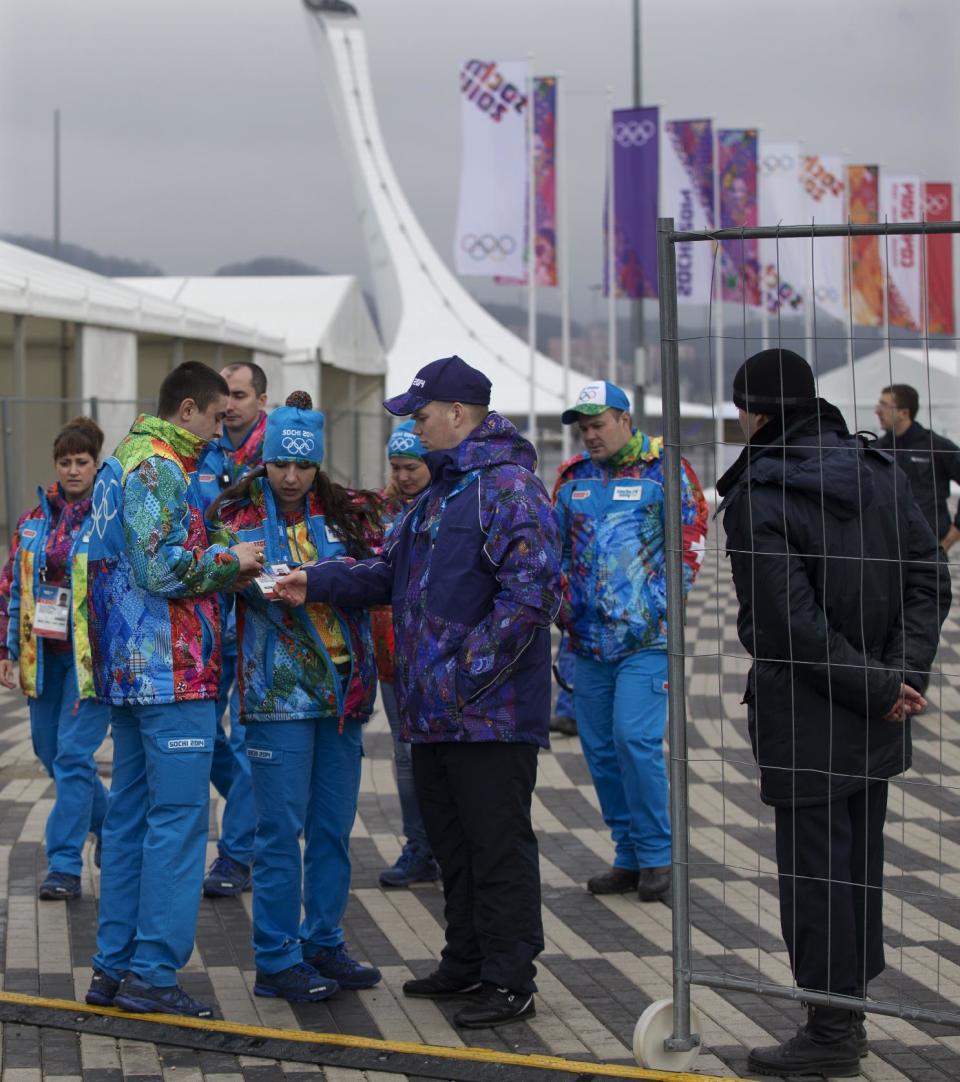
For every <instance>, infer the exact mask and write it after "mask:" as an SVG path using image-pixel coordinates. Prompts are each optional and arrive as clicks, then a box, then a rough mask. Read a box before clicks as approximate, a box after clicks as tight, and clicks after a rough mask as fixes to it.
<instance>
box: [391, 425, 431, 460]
mask: <svg viewBox="0 0 960 1082" xmlns="http://www.w3.org/2000/svg"><path fill="white" fill-rule="evenodd" d="M415 423H416V422H415V421H412V420H411V421H404V422H403V424H402V425H397V427H396V428H395V429H394V430H393V432H391V433H390V439H389V440H387V457H388V458H423V456H424V455H425V454H426V453H427V452H426V451H425V450H424V447H423V444H422V443H421V442H420V437H419V436H418V435H416V434H415V433H414V431H413V426H414V424H415Z"/></svg>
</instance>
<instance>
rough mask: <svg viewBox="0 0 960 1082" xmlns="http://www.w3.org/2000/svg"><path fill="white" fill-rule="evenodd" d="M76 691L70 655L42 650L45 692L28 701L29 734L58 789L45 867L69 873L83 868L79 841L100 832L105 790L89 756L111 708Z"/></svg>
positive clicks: (100, 738) (101, 735)
mask: <svg viewBox="0 0 960 1082" xmlns="http://www.w3.org/2000/svg"><path fill="white" fill-rule="evenodd" d="M41 649H42V646H41ZM79 694H80V692H79V690H78V689H77V670H76V666H75V663H74V658H73V654H55V653H53V651H51V650H45V651H44V656H43V691H42V692H41V694H40V695H39V697H38V698H36V699H30V735H31V737H32V738H33V750H34V751H35V752H36V755H37V758H38V759H39V760H40V762H41V763H43V765H44V767H45V768H46V771H47V773H48V774H49V775H50V777H51V778H53V780H54V783H55V787H56V797H55V799H54V802H53V808H52V810H51V812H50V816H49V818H48V819H47V831H46V842H47V870H48V871H50V872H65V873H66V874H68V875H79V874H80V873H81V871H82V870H83V856H82V854H83V843H84V842H85V841H86V840H87V834H89V833H90V832H91V831H93V833H94V834H96V835H99V834H100V828H101V825H102V823H103V817H104V815H106V812H107V790H106V789H105V788H104V785H103V782H102V781H101V780H100V779H99V778H98V777H97V765H96V763H95V762H94V761H93V756H94V753H95V752H96V750H97V748H99V747H100V745H101V744H102V743H103V738H104V737H105V736H106V735H107V725H108V724H109V708H108V707H106V706H101V705H100V704H99V703H96V702H94V701H93V700H92V699H80V698H79Z"/></svg>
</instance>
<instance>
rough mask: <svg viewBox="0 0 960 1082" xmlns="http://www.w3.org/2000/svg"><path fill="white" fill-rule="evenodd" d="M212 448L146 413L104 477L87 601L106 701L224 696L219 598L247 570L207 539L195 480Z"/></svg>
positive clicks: (98, 681) (98, 485) (148, 702)
mask: <svg viewBox="0 0 960 1082" xmlns="http://www.w3.org/2000/svg"><path fill="white" fill-rule="evenodd" d="M205 446H206V443H205V441H204V440H201V439H200V438H199V437H197V436H194V435H193V434H192V433H190V432H187V431H186V430H185V429H182V428H179V427H177V426H176V425H173V424H170V423H169V422H167V421H163V420H161V419H160V418H159V417H151V416H149V415H142V416H141V417H139V418H138V419H137V420H136V421H135V422H134V425H133V427H132V428H131V429H130V432H129V434H128V435H126V436H125V437H124V438H123V439H122V440H121V441H120V444H119V446H118V447H117V449H116V451H115V453H114V455H113V457H112V458H108V459H107V460H106V461H105V462H104V464H103V465H102V466H101V467H100V471H99V472H98V474H97V479H96V481H95V482H94V486H93V502H92V511H91V522H92V526H93V530H92V534H91V538H90V552H89V563H88V581H87V596H88V600H89V613H90V623H91V629H92V631H93V634H92V647H93V677H94V685H95V687H96V696H97V700H98V701H99V702H103V703H111V704H113V705H115V706H120V705H135V706H136V705H139V706H152V705H158V704H161V703H175V702H183V701H186V700H192V699H214V700H215V699H216V698H217V690H218V687H217V685H218V682H219V678H220V663H221V659H220V605H219V601H218V598H217V591H219V590H225V589H227V588H229V587H230V586H231V585H232V584H233V581H234V579H235V578H236V577H237V571H238V569H239V562H238V561H237V558H236V557H235V556H234V555H233V554H232V553H231V552H230V551H229V549H228V548H227V547H226V546H225V545H223V544H213V545H211V544H209V541H208V538H207V530H206V527H205V526H204V521H203V513H202V510H201V508H202V506H203V503H202V497H201V495H200V489H199V485H198V483H197V480H196V476H195V471H196V466H197V459H198V456H199V455H200V454H201V453H202V451H203V449H204V447H205Z"/></svg>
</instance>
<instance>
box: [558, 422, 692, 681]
mask: <svg viewBox="0 0 960 1082" xmlns="http://www.w3.org/2000/svg"><path fill="white" fill-rule="evenodd" d="M662 453H663V441H662V440H661V439H659V438H657V439H651V438H650V437H649V436H647V435H645V434H644V433H642V432H634V434H633V436H632V437H631V439H630V442H629V443H628V444H627V445H626V447H624V448H623V450H622V451H620V453H619V454H617V455H616V456H614V458H613V459H612V460H611V461H610V462H593V461H592V460H591V458H590V456H589V455H588V454H587V453H586V452H582V453H581V454H579V455H576V456H575V457H574V458H571V459H570V460H569V461H568V462H565V463H564V464H563V465H562V466H561V467H560V470H559V474H558V477H557V483H556V485H555V487H554V490H553V500H554V504H555V506H556V509H557V517H558V519H559V521H560V532H561V536H562V538H563V558H562V565H563V573H564V577H565V583H564V604H563V608H562V610H561V614H560V624H561V626H562V627H563V628H564V630H565V631H566V632H567V634H568V635H569V636H570V644H571V647H572V648H573V651H574V652H575V653H577V654H579V655H581V656H582V657H589V658H594V659H596V660H598V661H617V660H619V659H620V658H622V657H626V656H627V655H628V654H631V653H634V652H635V651H637V650H665V649H666V646H667V590H666V552H665V549H664V536H663V459H662ZM681 507H682V510H681V513H682V517H683V582H684V590H685V591H689V589H690V587H691V586H692V585H693V582H694V579H695V578H696V575H697V572H698V571H699V569H700V564H701V563H702V561H703V552H704V543H705V541H706V534H707V504H706V500H705V499H704V497H703V490H702V489H701V487H700V482H699V481H698V480H697V476H696V474H695V473H694V472H693V469H692V467H691V466H690V463H689V462H687V461H686V460H685V459H684V460H683V472H682V492H681Z"/></svg>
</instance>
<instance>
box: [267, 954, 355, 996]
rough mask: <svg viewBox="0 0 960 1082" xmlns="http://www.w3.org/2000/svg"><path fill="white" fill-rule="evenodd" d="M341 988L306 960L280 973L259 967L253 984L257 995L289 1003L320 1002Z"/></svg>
mask: <svg viewBox="0 0 960 1082" xmlns="http://www.w3.org/2000/svg"><path fill="white" fill-rule="evenodd" d="M339 990H340V985H339V984H337V982H336V981H333V980H330V978H329V977H322V976H321V975H320V974H319V973H318V972H317V971H316V970H315V969H314V968H313V966H311V965H307V963H306V962H297V963H296V965H292V966H288V967H287V968H286V969H281V970H280V972H279V973H263V972H261V971H260V970H259V969H258V970H257V980H256V983H255V984H254V986H253V994H254V995H255V996H266V997H268V998H270V999H285V1000H287V1001H288V1002H289V1003H319V1002H320V1000H322V999H329V998H330V997H331V996H332V995H333V994H334V993H335V992H338V991H339Z"/></svg>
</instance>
